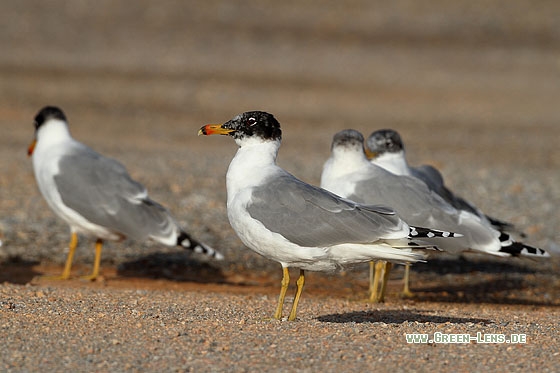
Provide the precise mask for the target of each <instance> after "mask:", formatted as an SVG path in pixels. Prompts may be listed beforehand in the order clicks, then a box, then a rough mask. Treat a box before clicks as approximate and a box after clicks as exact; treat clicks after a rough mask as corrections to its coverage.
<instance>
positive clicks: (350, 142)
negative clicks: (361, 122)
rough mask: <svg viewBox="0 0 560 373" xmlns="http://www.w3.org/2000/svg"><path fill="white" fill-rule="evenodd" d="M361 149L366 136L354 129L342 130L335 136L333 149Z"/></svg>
mask: <svg viewBox="0 0 560 373" xmlns="http://www.w3.org/2000/svg"><path fill="white" fill-rule="evenodd" d="M342 148H345V149H360V150H363V148H364V136H363V135H362V134H361V133H360V132H358V131H356V130H352V129H347V130H342V131H340V132H337V133H336V134H335V135H334V136H333V141H332V145H331V150H332V149H342Z"/></svg>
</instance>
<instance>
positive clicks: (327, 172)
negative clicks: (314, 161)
mask: <svg viewBox="0 0 560 373" xmlns="http://www.w3.org/2000/svg"><path fill="white" fill-rule="evenodd" d="M372 168H375V166H373V165H372V164H371V163H369V161H368V160H367V158H366V156H365V154H364V152H363V150H359V149H348V148H338V149H333V150H332V152H331V156H330V158H329V159H328V160H327V161H326V162H325V165H324V166H323V172H322V173H321V188H325V189H327V190H329V191H331V192H333V193H335V194H338V195H340V196H342V197H348V196H350V195H352V194H353V193H354V188H355V185H354V183H352V182H350V180H351V179H352V180H354V179H356V178H361V177H362V175H368V174H369V173H370V172H372V170H371V169H372Z"/></svg>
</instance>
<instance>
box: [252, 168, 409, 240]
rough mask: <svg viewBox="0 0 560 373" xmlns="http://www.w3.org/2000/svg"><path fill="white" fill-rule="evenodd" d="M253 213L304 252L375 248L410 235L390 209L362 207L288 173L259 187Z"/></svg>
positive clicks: (256, 189)
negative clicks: (385, 240) (305, 249)
mask: <svg viewBox="0 0 560 373" xmlns="http://www.w3.org/2000/svg"><path fill="white" fill-rule="evenodd" d="M247 210H248V212H249V214H250V215H251V216H252V217H253V218H255V219H257V220H259V221H261V222H262V223H263V224H264V226H265V227H266V228H267V229H269V230H271V231H273V232H276V233H279V234H281V235H282V236H284V237H285V238H287V239H288V240H290V241H291V242H293V243H296V244H298V245H300V246H304V247H328V246H332V245H337V244H343V243H370V242H374V241H377V240H378V239H380V238H385V237H387V236H391V237H392V238H394V235H395V233H396V232H403V231H404V229H403V225H404V224H403V221H402V220H401V219H400V218H399V217H398V215H396V214H395V212H394V211H393V210H392V209H390V208H386V207H383V206H365V205H358V204H356V203H354V202H352V201H349V200H345V199H342V198H341V197H338V196H336V195H335V194H332V193H330V192H328V191H326V190H324V189H321V188H317V187H314V186H311V185H309V184H306V183H304V182H302V181H300V180H298V179H296V178H294V177H293V176H292V175H290V174H287V173H286V174H280V175H275V176H273V177H271V178H269V179H268V180H267V182H266V183H265V184H264V185H262V186H259V187H256V188H254V190H253V193H252V198H251V202H250V203H249V205H248V206H247ZM406 233H407V232H406V231H405V233H403V235H406Z"/></svg>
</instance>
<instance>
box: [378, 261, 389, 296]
mask: <svg viewBox="0 0 560 373" xmlns="http://www.w3.org/2000/svg"><path fill="white" fill-rule="evenodd" d="M391 268H393V263H389V262H385V266H384V268H383V282H382V283H381V291H380V292H379V297H378V298H377V301H378V302H379V303H383V302H385V291H386V290H387V283H388V282H389V273H391Z"/></svg>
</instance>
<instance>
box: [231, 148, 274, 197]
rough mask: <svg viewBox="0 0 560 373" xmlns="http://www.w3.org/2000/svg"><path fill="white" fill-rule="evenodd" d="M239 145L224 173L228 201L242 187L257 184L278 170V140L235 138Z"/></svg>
mask: <svg viewBox="0 0 560 373" xmlns="http://www.w3.org/2000/svg"><path fill="white" fill-rule="evenodd" d="M236 142H237V144H238V145H239V146H240V147H239V149H238V150H237V153H236V154H235V156H234V157H233V159H232V161H231V163H230V164H229V168H228V171H227V175H226V185H227V194H228V202H229V201H230V200H231V199H233V198H234V196H235V195H236V194H237V192H239V191H240V190H242V189H245V188H250V187H253V186H256V185H259V184H260V183H261V182H262V181H263V180H264V179H265V178H266V177H267V176H269V175H271V174H272V173H274V172H277V171H279V170H280V168H279V167H278V166H277V165H276V156H277V155H278V149H279V148H280V140H275V141H263V140H260V139H252V138H250V139H241V140H236Z"/></svg>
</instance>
